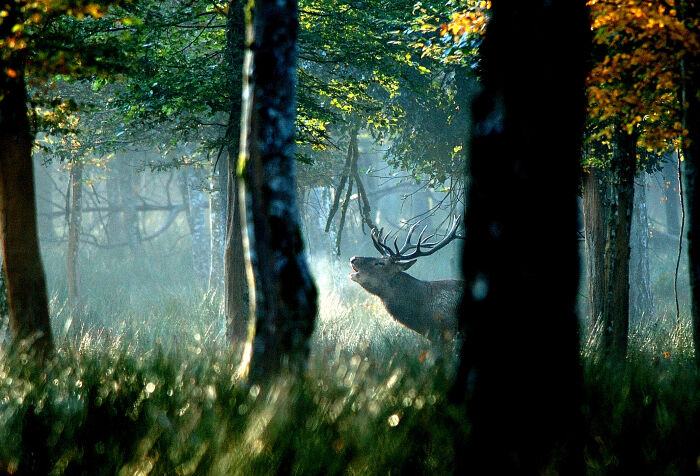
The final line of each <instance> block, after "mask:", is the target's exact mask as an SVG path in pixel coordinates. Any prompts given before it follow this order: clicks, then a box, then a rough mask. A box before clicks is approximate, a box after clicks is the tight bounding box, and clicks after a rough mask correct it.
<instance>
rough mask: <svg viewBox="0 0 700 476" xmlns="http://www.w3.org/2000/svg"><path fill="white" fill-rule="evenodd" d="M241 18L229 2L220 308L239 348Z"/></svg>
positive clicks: (244, 293)
mask: <svg viewBox="0 0 700 476" xmlns="http://www.w3.org/2000/svg"><path fill="white" fill-rule="evenodd" d="M244 48H245V20H244V13H243V6H242V2H231V3H230V4H229V11H228V15H227V17H226V59H227V65H228V75H229V79H228V90H229V92H230V96H231V113H230V115H229V121H228V122H229V125H228V129H227V132H226V151H227V157H226V168H225V170H226V174H227V177H228V180H227V192H226V205H227V206H226V242H225V245H224V246H225V251H224V290H225V295H224V303H225V304H224V308H225V313H226V335H227V337H228V339H229V342H231V344H233V345H235V346H237V347H239V348H242V346H243V344H245V343H246V342H248V341H249V338H250V335H249V334H250V327H251V321H252V319H251V316H250V306H249V296H248V283H247V278H246V265H245V254H244V249H243V229H242V222H241V213H242V211H241V202H240V199H239V195H240V193H239V179H238V174H237V172H236V171H237V170H238V153H239V149H240V125H241V89H242V84H243V51H244Z"/></svg>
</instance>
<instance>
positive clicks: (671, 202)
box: [661, 152, 681, 237]
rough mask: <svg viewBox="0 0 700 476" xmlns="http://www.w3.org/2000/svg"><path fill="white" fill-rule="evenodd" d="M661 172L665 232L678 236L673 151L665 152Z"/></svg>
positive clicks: (675, 163) (678, 217) (676, 175)
mask: <svg viewBox="0 0 700 476" xmlns="http://www.w3.org/2000/svg"><path fill="white" fill-rule="evenodd" d="M665 159H666V160H665V162H664V167H663V169H662V170H661V174H662V177H663V180H664V185H663V194H664V197H663V201H664V211H665V214H666V232H667V233H668V234H669V235H671V236H675V237H678V234H679V233H680V232H681V204H680V200H679V192H678V187H679V184H678V159H677V158H676V154H675V152H669V153H668V154H666V157H665Z"/></svg>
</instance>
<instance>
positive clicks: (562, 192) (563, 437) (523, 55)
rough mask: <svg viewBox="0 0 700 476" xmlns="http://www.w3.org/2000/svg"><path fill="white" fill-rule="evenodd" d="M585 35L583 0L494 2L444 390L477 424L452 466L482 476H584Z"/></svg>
mask: <svg viewBox="0 0 700 476" xmlns="http://www.w3.org/2000/svg"><path fill="white" fill-rule="evenodd" d="M523 38H528V41H523ZM589 39H590V26H589V23H588V18H587V14H586V9H585V5H584V2H570V1H568V0H547V1H545V0H532V1H523V2H493V7H492V17H491V19H490V20H489V24H488V27H487V33H486V35H485V39H484V42H483V44H482V47H481V52H482V68H483V69H482V72H481V73H482V74H481V77H482V85H483V90H482V91H481V93H480V94H479V95H478V97H477V98H476V100H475V101H474V102H473V105H472V113H473V115H472V117H473V127H472V141H471V154H470V164H469V165H470V172H471V176H470V179H471V181H470V187H469V197H468V200H467V203H468V206H467V210H466V230H467V235H466V241H465V249H464V254H463V271H464V276H465V280H466V290H465V293H464V298H463V302H462V304H461V306H460V313H459V316H460V327H461V328H462V332H463V334H464V343H463V346H462V351H461V362H460V366H459V370H458V374H457V380H456V383H455V390H454V391H453V392H452V394H451V398H452V399H453V400H455V401H457V402H461V401H463V400H462V397H463V396H464V395H466V396H467V397H468V398H469V400H468V401H467V402H466V405H465V407H466V411H467V414H468V417H469V422H470V424H471V426H470V433H469V435H468V439H467V440H466V447H464V448H463V447H461V439H460V438H456V441H457V445H458V448H457V449H456V455H457V458H458V460H459V461H458V462H457V463H456V466H457V467H467V468H470V467H471V468H473V470H474V472H475V473H476V474H538V473H551V474H581V473H583V457H582V444H581V441H582V434H581V433H582V423H581V420H582V419H581V415H580V402H581V397H582V396H581V386H582V372H581V368H580V363H579V350H578V322H577V318H576V314H575V304H576V295H577V290H578V279H579V271H578V242H577V238H576V233H577V193H578V186H579V182H578V176H579V170H580V167H579V163H580V151H581V137H582V124H583V119H584V104H585V102H584V78H585V73H586V71H585V65H586V58H587V47H588V44H589ZM513 197H515V198H513ZM543 208H544V209H545V210H546V213H545V212H543V211H542V210H543ZM553 217H555V220H556V225H555V226H553V224H552V219H553ZM544 230H546V236H543V235H542V233H539V232H538V231H544ZM533 432H536V433H537V436H536V437H535V436H534V433H533Z"/></svg>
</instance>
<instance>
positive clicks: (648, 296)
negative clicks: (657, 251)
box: [629, 172, 656, 326]
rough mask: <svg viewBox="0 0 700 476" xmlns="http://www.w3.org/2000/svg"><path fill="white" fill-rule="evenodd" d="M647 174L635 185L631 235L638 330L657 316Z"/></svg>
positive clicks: (632, 307) (632, 306) (633, 298)
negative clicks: (650, 244)
mask: <svg viewBox="0 0 700 476" xmlns="http://www.w3.org/2000/svg"><path fill="white" fill-rule="evenodd" d="M646 182H647V174H646V172H641V174H640V175H639V176H638V177H637V180H636V181H635V185H634V210H633V215H632V230H631V232H630V304H629V306H630V325H631V326H636V325H638V324H640V323H642V322H649V319H651V318H653V317H654V316H655V315H656V310H655V309H654V294H653V292H652V290H651V276H650V274H649V217H648V214H647V194H646Z"/></svg>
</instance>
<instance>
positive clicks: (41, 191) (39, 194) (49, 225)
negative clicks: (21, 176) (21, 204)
mask: <svg viewBox="0 0 700 476" xmlns="http://www.w3.org/2000/svg"><path fill="white" fill-rule="evenodd" d="M34 180H35V188H36V210H37V226H38V230H39V239H40V240H46V241H47V242H49V243H52V242H55V241H58V237H57V236H56V230H55V228H54V223H53V212H54V209H53V202H52V198H53V196H54V187H53V184H52V183H51V175H50V173H49V170H48V167H47V166H42V165H41V160H36V156H35V159H34Z"/></svg>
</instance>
